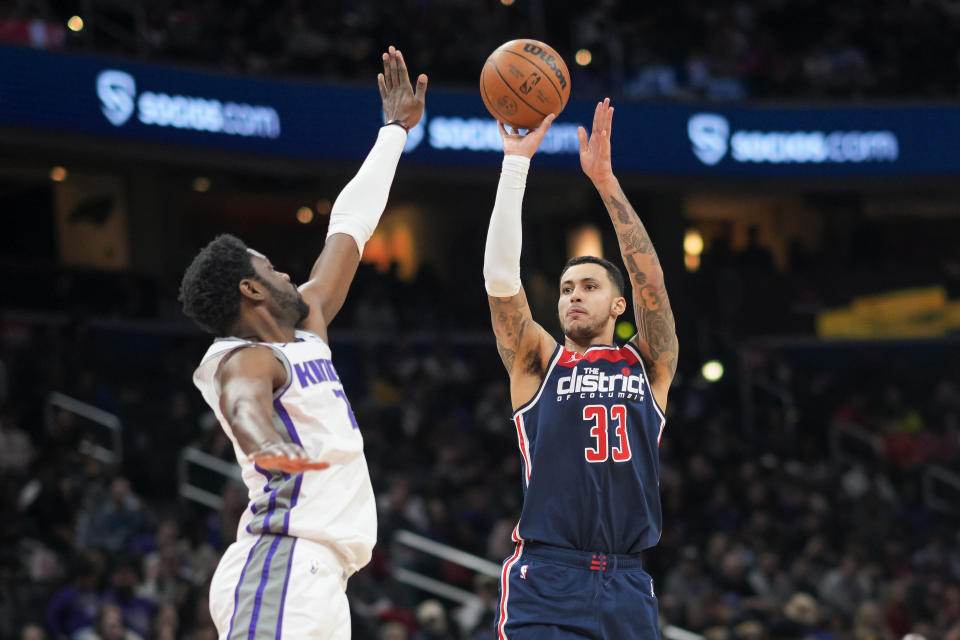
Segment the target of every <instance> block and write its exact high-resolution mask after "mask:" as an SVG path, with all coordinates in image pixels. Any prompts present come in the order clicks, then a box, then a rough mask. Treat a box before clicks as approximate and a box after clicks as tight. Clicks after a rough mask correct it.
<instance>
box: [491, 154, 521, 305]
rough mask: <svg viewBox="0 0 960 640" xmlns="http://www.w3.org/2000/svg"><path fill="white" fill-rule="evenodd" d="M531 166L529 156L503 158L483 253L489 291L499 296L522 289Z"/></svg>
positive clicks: (509, 294)
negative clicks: (523, 215) (524, 219)
mask: <svg viewBox="0 0 960 640" xmlns="http://www.w3.org/2000/svg"><path fill="white" fill-rule="evenodd" d="M529 169H530V158H527V157H526V156H518V155H509V156H504V158H503V168H502V170H501V171H500V183H499V184H498V185H497V197H496V200H495V201H494V204H493V213H491V214H490V227H489V229H488V230H487V245H486V249H485V250H484V253H483V279H484V285H485V286H486V289H487V293H488V294H489V295H491V296H494V297H497V298H509V297H512V296H515V295H517V294H518V293H519V292H520V287H521V283H520V250H521V248H522V246H523V233H522V232H523V225H522V224H521V221H520V213H521V205H522V204H523V192H524V191H525V190H526V188H527V172H528V171H529Z"/></svg>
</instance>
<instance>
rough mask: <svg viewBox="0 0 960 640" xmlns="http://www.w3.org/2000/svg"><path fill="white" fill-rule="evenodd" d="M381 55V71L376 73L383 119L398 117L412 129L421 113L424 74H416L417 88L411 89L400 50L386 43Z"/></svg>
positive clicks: (421, 115)
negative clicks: (385, 48)
mask: <svg viewBox="0 0 960 640" xmlns="http://www.w3.org/2000/svg"><path fill="white" fill-rule="evenodd" d="M381 57H382V59H383V73H381V74H378V75H377V85H379V87H380V98H381V100H383V114H384V116H386V119H387V121H390V120H400V121H401V122H403V123H404V124H405V125H406V127H407V128H408V129H412V128H413V126H414V125H416V124H417V123H418V122H420V118H422V117H423V105H424V97H425V95H426V93H427V76H426V74H423V73H421V74H420V75H419V76H418V77H417V90H416V91H414V90H413V87H411V86H410V74H409V73H408V72H407V64H406V63H405V62H404V61H403V54H402V53H400V51H399V50H398V49H397V48H396V47H394V46H393V45H390V47H389V48H388V50H387V52H386V53H384V54H383V55H382V56H381Z"/></svg>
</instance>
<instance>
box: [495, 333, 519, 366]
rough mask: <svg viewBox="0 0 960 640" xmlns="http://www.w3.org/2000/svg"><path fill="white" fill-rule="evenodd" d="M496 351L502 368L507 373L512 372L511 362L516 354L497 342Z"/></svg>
mask: <svg viewBox="0 0 960 640" xmlns="http://www.w3.org/2000/svg"><path fill="white" fill-rule="evenodd" d="M497 351H498V352H499V353H500V359H501V360H503V366H505V367H506V368H507V371H513V361H514V360H515V359H516V357H517V352H516V351H515V350H513V349H511V348H509V347H507V346H506V345H505V344H503V343H502V342H500V341H499V340H497Z"/></svg>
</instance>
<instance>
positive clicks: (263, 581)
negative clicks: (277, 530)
mask: <svg viewBox="0 0 960 640" xmlns="http://www.w3.org/2000/svg"><path fill="white" fill-rule="evenodd" d="M279 545H280V538H279V537H275V538H274V539H273V544H271V545H270V551H268V552H267V559H266V560H264V562H263V572H262V573H261V574H260V584H259V585H257V595H256V597H255V598H254V600H253V615H251V616H250V633H248V634H247V640H254V637H255V636H256V633H257V619H258V618H260V601H261V600H263V589H264V587H266V586H267V578H268V577H269V576H270V561H271V560H273V554H274V553H276V551H277V547H278V546H279ZM227 637H228V638H229V637H230V636H227Z"/></svg>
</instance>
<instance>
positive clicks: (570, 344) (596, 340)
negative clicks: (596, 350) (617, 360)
mask: <svg viewBox="0 0 960 640" xmlns="http://www.w3.org/2000/svg"><path fill="white" fill-rule="evenodd" d="M612 344H613V329H610V330H609V331H604V332H603V333H599V334H596V335H594V336H589V337H584V338H571V337H570V336H564V340H563V347H564V348H565V349H566V350H567V351H576V352H577V353H583V352H584V351H586V350H587V349H589V348H590V347H595V346H597V345H612Z"/></svg>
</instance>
